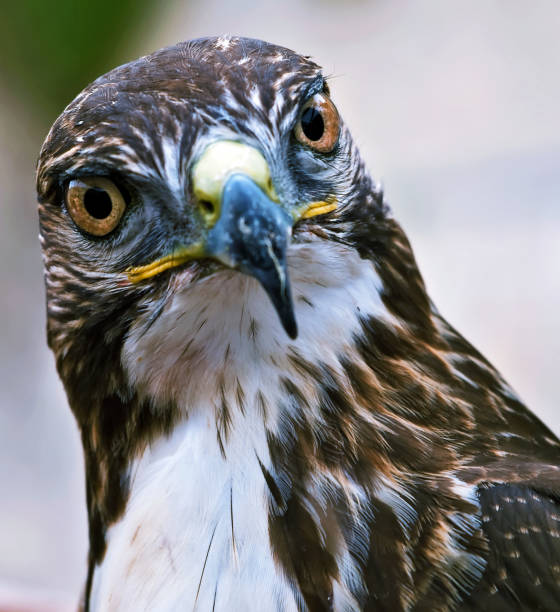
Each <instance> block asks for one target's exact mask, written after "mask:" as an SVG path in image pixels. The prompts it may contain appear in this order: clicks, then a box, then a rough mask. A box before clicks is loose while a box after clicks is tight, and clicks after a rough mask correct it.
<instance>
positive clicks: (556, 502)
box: [37, 38, 560, 611]
mask: <svg viewBox="0 0 560 612" xmlns="http://www.w3.org/2000/svg"><path fill="white" fill-rule="evenodd" d="M318 93H320V94H321V95H322V96H328V88H327V86H326V84H325V82H324V80H323V77H322V76H321V72H320V69H319V67H318V66H317V65H316V64H315V63H313V62H312V61H311V60H310V59H308V58H305V57H302V56H300V55H297V54H295V53H293V52H291V51H288V50H286V49H284V48H281V47H277V46H274V45H269V44H267V43H263V42H260V41H254V40H249V39H242V38H233V39H231V38H222V39H201V40H197V41H192V42H188V43H181V44H179V45H177V46H175V47H171V48H168V49H164V50H161V51H158V52H156V53H154V54H153V55H151V56H148V57H146V58H141V59H139V60H137V61H135V62H132V63H130V64H127V65H125V66H122V67H120V68H117V69H115V70H113V71H112V72H109V73H108V74H107V75H105V76H103V77H100V78H99V79H98V80H97V81H95V82H94V83H92V85H90V86H89V87H88V88H86V89H85V90H84V92H82V93H81V94H80V95H79V96H78V97H77V98H76V99H75V100H74V101H73V102H72V103H71V104H70V105H69V106H68V107H67V109H66V110H65V111H64V112H63V114H62V115H61V116H60V117H59V119H58V120H57V121H56V122H55V124H54V126H53V128H52V129H51V131H50V133H49V135H48V137H47V139H46V141H45V144H44V145H43V149H42V151H41V156H40V160H39V166H38V175H37V187H38V194H39V202H40V205H39V214H40V222H41V240H42V245H43V251H44V259H45V278H46V287H47V313H48V340H49V345H50V347H51V348H52V350H53V351H54V354H55V356H56V360H57V367H58V371H59V374H60V376H61V378H62V380H63V382H64V385H65V388H66V392H67V394H68V399H69V402H70V406H71V408H72V410H73V412H74V414H75V416H76V419H77V422H78V425H79V427H80V432H81V436H82V442H83V446H84V453H85V460H86V487H87V503H88V512H89V537H90V553H89V572H88V580H87V585H86V590H85V609H86V610H88V609H89V610H97V609H106V608H108V609H123V610H126V609H135V610H136V609H150V610H166V609H169V610H174V609H186V608H188V607H189V606H190V607H193V606H194V608H197V606H198V607H199V608H200V609H202V608H204V606H205V605H206V602H208V606H211V607H212V608H213V609H216V610H217V609H226V610H227V609H241V608H239V606H241V605H243V606H249V607H251V606H252V609H255V610H257V609H258V610H261V609H268V607H267V606H273V605H274V609H279V610H292V609H300V610H309V611H322V610H349V609H356V610H358V609H359V610H387V611H389V610H390V611H398V610H480V609H484V610H512V609H529V608H531V609H536V610H537V609H538V610H553V609H555V607H557V604H558V601H559V600H560V499H559V497H560V473H559V466H560V452H559V449H560V443H559V442H558V440H557V439H556V437H555V436H554V435H553V434H552V433H551V432H550V431H549V430H548V429H547V428H546V427H545V426H544V425H543V424H542V423H541V422H540V421H539V420H538V419H537V417H535V416H534V415H533V414H532V413H531V412H529V411H528V410H527V408H526V407H525V406H524V405H523V404H522V403H521V402H520V400H519V399H518V398H517V397H516V395H515V393H514V392H513V391H512V390H511V388H510V387H509V386H508V385H507V383H506V382H505V381H504V380H503V379H502V377H501V376H500V375H499V373H498V372H497V371H496V370H495V369H494V368H493V367H492V366H491V365H490V364H489V363H488V362H487V361H486V359H484V357H483V356H481V355H480V354H479V353H478V352H477V351H476V350H475V349H474V348H473V347H472V346H471V345H470V344H469V343H468V342H467V341H466V340H465V339H464V338H462V336H460V334H458V333H457V332H456V331H455V330H454V329H453V328H452V327H451V326H450V325H449V324H448V323H447V322H446V321H445V320H444V319H443V318H442V316H441V315H440V314H439V313H438V311H437V310H436V308H435V306H434V305H433V304H432V302H431V301H430V299H429V298H428V295H427V293H426V290H425V287H424V283H423V281H422V278H421V276H420V273H419V271H418V268H417V266H416V263H415V260H414V256H413V254H412V251H411V248H410V245H409V243H408V240H407V238H406V237H405V235H404V233H403V231H402V229H401V228H400V226H399V225H398V223H397V222H396V221H395V220H394V219H393V217H392V214H391V212H390V210H389V208H388V206H387V205H386V203H385V202H384V199H383V194H382V192H381V191H380V189H379V188H378V187H377V185H376V184H375V182H374V181H372V179H371V178H370V176H369V174H368V173H367V171H366V170H365V168H364V165H363V162H362V161H361V159H360V157H359V154H358V151H357V150H356V147H355V145H354V143H353V141H352V139H351V136H350V134H349V133H348V131H347V129H346V128H345V126H344V125H343V124H342V122H341V123H340V128H339V132H338V133H337V134H338V136H337V140H336V145H335V146H334V148H333V149H332V150H327V151H326V152H324V151H321V150H320V149H319V148H317V150H313V140H311V141H309V142H307V143H303V142H301V138H300V139H299V140H298V138H297V133H296V132H294V130H295V126H296V124H297V125H299V126H301V121H302V118H301V117H302V109H304V108H305V106H304V105H305V103H306V101H308V100H309V99H310V98H311V97H312V96H313V95H317V94H318ZM333 117H334V115H333ZM337 120H338V119H337ZM333 121H334V119H333ZM298 122H299V123H298ZM299 129H300V131H301V127H300V128H299ZM337 129H338V127H337ZM221 140H228V141H229V140H234V141H237V142H241V143H243V144H247V145H250V146H251V147H252V148H254V149H256V150H257V151H259V152H260V153H261V154H262V156H263V157H264V159H265V161H266V164H267V167H268V168H269V169H270V178H271V185H272V186H273V187H270V194H273V196H274V197H273V196H271V197H272V200H273V201H274V202H275V203H276V204H277V206H279V207H280V208H281V209H282V211H286V212H288V213H289V214H290V215H292V216H293V218H294V219H296V222H295V223H294V225H293V229H292V230H291V232H292V235H291V244H290V247H289V248H288V252H287V253H288V254H287V258H288V259H287V270H288V272H289V276H290V277H291V282H292V295H293V302H294V311H295V316H296V321H297V324H298V328H299V336H298V337H297V338H294V339H291V338H289V337H288V335H287V334H286V332H285V331H284V329H282V326H281V324H280V322H279V321H278V319H277V318H276V316H275V314H274V310H273V309H272V307H271V306H270V303H269V300H268V298H267V296H266V295H265V293H264V292H263V291H262V289H261V287H260V286H259V284H258V283H257V280H255V278H259V277H258V276H257V273H254V274H253V273H252V272H251V274H252V276H255V278H250V277H249V276H248V275H247V274H244V273H242V272H243V271H245V272H247V270H246V269H244V268H243V267H242V265H241V264H239V265H237V264H232V266H231V267H232V268H233V269H230V268H228V267H226V266H224V265H223V260H219V261H217V259H219V258H217V256H214V255H212V256H208V257H202V258H200V257H197V258H195V259H193V260H192V261H189V262H186V263H183V264H182V265H181V266H175V267H172V268H170V269H166V270H165V271H162V272H161V273H158V274H155V275H154V276H151V277H149V278H148V277H146V278H143V279H142V282H131V280H130V279H131V276H130V274H127V270H129V269H130V268H131V267H133V268H134V269H137V268H138V267H140V268H139V269H147V268H146V266H149V265H150V262H154V261H160V260H162V258H165V257H168V254H169V253H172V252H175V251H174V249H177V248H178V247H179V246H180V247H181V248H186V246H190V245H194V244H198V243H199V242H201V241H202V242H203V243H204V244H205V245H208V244H210V241H211V237H212V235H214V234H215V233H216V231H215V230H214V229H213V228H212V227H210V226H208V225H205V224H204V222H203V221H201V217H200V215H199V213H198V212H197V210H199V209H197V208H196V206H197V199H196V197H195V195H193V182H194V180H193V166H194V164H195V163H196V161H197V160H198V159H200V158H201V156H203V155H204V152H205V151H207V150H208V143H212V142H218V141H221ZM327 148H328V147H327ZM93 176H95V177H99V176H101V177H107V178H109V179H110V180H111V181H114V183H115V184H116V185H117V187H118V188H119V189H120V191H121V193H122V194H123V198H124V199H125V201H126V211H125V213H124V215H123V217H122V219H121V220H120V222H119V224H118V225H117V226H116V228H115V229H114V230H113V231H111V232H110V233H109V234H108V235H107V236H103V237H99V236H92V235H90V234H88V233H87V232H84V231H83V229H80V228H79V227H77V225H76V224H75V223H74V221H73V220H72V217H71V216H70V215H69V213H68V210H67V207H66V204H65V197H66V195H65V194H66V191H67V189H68V185H69V184H70V182H71V181H72V180H75V179H87V178H88V177H93ZM228 184H230V185H231V184H232V183H226V184H225V185H226V186H225V187H224V192H223V193H222V199H223V200H224V201H225V198H226V196H225V195H223V194H224V193H225V190H226V189H227V185H228ZM243 188H244V187H243ZM232 189H233V187H232ZM263 189H265V187H263ZM265 191H266V190H265ZM255 193H256V192H255ZM258 193H261V192H258ZM276 196H277V197H276ZM259 197H260V196H259ZM263 197H264V196H263ZM333 201H336V202H337V207H336V209H335V210H329V212H326V213H325V214H320V215H317V216H312V217H309V218H305V217H299V220H298V216H297V215H298V214H299V213H297V214H296V212H294V211H296V210H299V209H298V208H297V206H299V205H300V203H309V202H322V203H325V202H333ZM267 202H268V200H267ZM224 206H225V204H223V206H222V209H224V208H223V207H224ZM266 206H268V204H266ZM263 210H265V209H263ZM266 210H269V209H268V208H267V209H266ZM325 210H326V209H325ZM223 214H225V213H223ZM263 214H264V213H263ZM282 214H284V213H282ZM244 218H245V217H244ZM216 227H217V226H216ZM239 228H241V225H239ZM239 231H241V229H240V230H239ZM251 231H252V230H251ZM255 231H257V230H255ZM259 231H260V230H259ZM205 248H206V247H205ZM232 248H233V247H232ZM251 248H252V247H251ZM271 257H272V256H271ZM243 265H245V264H243ZM240 269H241V270H242V271H240ZM259 281H260V283H261V285H262V286H263V287H265V284H264V282H263V281H262V280H261V279H260V278H259ZM450 282H452V279H450ZM265 289H266V291H267V292H268V293H269V295H270V292H269V289H267V288H266V287H265ZM286 295H288V294H286ZM288 297H289V296H288ZM283 299H285V300H287V299H288V298H286V297H285V298H283ZM286 303H287V302H286ZM275 308H276V310H278V308H279V306H277V305H276V304H275ZM282 316H283V315H281V318H282ZM285 316H288V315H285ZM282 322H283V324H284V328H286V329H288V328H287V327H286V323H285V319H283V320H282ZM199 418H201V419H203V421H202V422H203V423H206V425H204V427H207V429H201V430H200V432H201V433H198V434H197V433H196V432H197V431H198V430H197V429H196V427H198V425H196V423H198V419H199ZM208 428H209V429H208ZM206 431H210V432H211V433H210V434H208V435H210V436H211V438H209V439H211V440H212V441H211V442H208V443H207V442H205V445H206V446H204V449H203V450H200V449H199V450H197V448H198V447H197V442H196V441H197V440H200V439H201V436H206V433H205V432H206ZM185 440H187V442H185ZM204 440H206V438H204ZM161 449H166V450H165V451H164V453H163V456H164V457H166V458H167V459H166V460H167V461H168V463H165V465H169V466H171V467H169V468H166V470H167V471H165V470H164V469H163V468H162V467H161V466H162V465H164V463H161V460H160V455H159V454H158V453H161V452H162V450H161ZM181 449H186V450H184V451H183V450H181ZM183 452H184V454H181V453H183ZM245 453H246V454H245ZM183 469H184V472H182V471H181V472H180V474H181V477H179V476H178V475H177V474H179V471H180V470H183ZM174 470H175V471H174ZM205 470H208V474H206V471H205ZM199 473H200V474H202V475H203V476H202V477H201V478H202V482H203V484H204V486H203V487H202V488H201V486H200V485H199V484H196V483H198V482H199V481H198V480H197V477H195V476H194V475H195V474H199ZM222 473H223V474H224V476H223V483H222V481H221V480H220V478H222V476H221V474H222ZM191 474H192V479H193V482H194V483H195V484H193V485H192V486H193V487H194V490H195V491H196V495H195V497H196V500H197V503H198V504H200V505H201V506H200V507H204V508H206V510H205V511H204V513H203V514H201V515H199V514H196V512H195V510H196V508H198V506H196V508H195V510H193V509H192V506H191V505H190V504H191V499H192V496H191V495H190V494H185V496H186V497H188V499H187V500H184V499H183V493H182V491H183V490H184V489H185V487H187V488H188V487H189V486H190V484H189V483H190V479H191ZM214 481H215V482H214ZM164 483H165V486H164ZM220 483H222V484H220ZM247 483H251V484H250V486H249V484H247ZM160 485H161V486H160ZM206 489H207V490H206ZM188 490H189V491H190V489H188ZM144 491H147V493H146V494H145V495H144ZM153 491H161V496H160V495H157V494H156V495H154V494H153V493H151V492H153ZM255 491H256V492H257V494H254V492H255ZM261 493H262V496H263V497H262V501H263V504H262V506H260V505H259V504H260V501H259V500H260V497H259V496H260V495H261ZM214 495H215V496H214ZM253 498H255V501H254V505H251V504H253ZM161 499H165V500H166V505H165V506H163V507H162V508H160V507H159V506H158V505H157V504H158V503H159V502H160V501H161ZM152 504H153V507H154V508H156V507H157V508H160V509H159V510H157V511H155V512H154V513H153V514H152V513H151V512H152V510H151V509H150V508H151V506H152ZM259 508H260V511H259ZM181 509H182V510H181ZM243 509H244V510H243ZM191 511H192V512H195V514H194V515H193V516H195V515H196V517H197V518H196V520H194V519H192V516H191V514H189V513H190V512H191ZM248 514H250V515H251V516H247V515H248ZM261 515H262V520H263V524H264V525H266V530H265V531H266V534H265V537H264V538H263V537H261V538H260V540H259V539H257V540H256V541H253V540H252V539H251V537H252V536H251V529H250V526H249V527H248V528H247V527H245V526H244V525H245V522H247V521H254V524H255V531H257V530H258V525H260V524H261V523H260V522H259V520H260V517H261ZM137 517H140V518H137ZM142 517H143V518H142ZM147 517H151V518H150V519H148V518H147ZM171 525H173V528H172V526H171ZM175 526H176V528H175ZM182 530H183V531H182ZM183 532H184V533H185V534H187V535H188V536H189V537H190V539H189V537H187V535H185V540H184V541H183V538H182V535H180V534H182V533H183ZM145 533H148V534H149V535H147V536H145V538H146V539H145V540H143V539H142V538H143V534H145ZM173 533H175V534H178V535H175V536H172V535H171V534H173ZM127 534H132V536H131V537H129V535H127ZM193 534H194V535H193ZM127 538H128V539H127ZM125 541H126V542H125ZM140 541H142V542H143V544H142V545H141V544H139V542H140ZM112 542H115V543H114V544H113V543H112ZM123 542H125V544H123ZM199 545H200V547H201V550H202V551H203V552H202V553H201V554H199V553H198V552H193V551H197V550H198V546H199ZM261 545H262V551H261V548H259V547H260V546H261ZM219 546H223V547H224V548H223V549H220V548H218V547H219ZM112 550H113V551H117V552H113V553H112V552H111V551H112ZM128 550H130V551H131V552H130V558H129V557H128V555H129V553H128V552H127V551H128ZM218 550H222V551H225V552H223V553H221V554H218V552H217V551H218ZM158 551H167V552H165V556H159V555H160V553H159V552H158ZM204 551H205V552H204ZM214 552H215V554H213V553H214ZM191 553H192V555H193V557H189V554H191ZM161 555H163V553H161ZM259 555H260V556H259ZM125 558H126V559H127V560H126V563H125V561H124V559H125ZM193 559H194V561H193ZM193 564H194V565H196V566H197V573H196V576H195V577H194V578H191V577H190V573H189V572H190V571H191V568H192V566H193ZM121 565H122V566H123V567H124V565H126V568H125V569H122V568H121ZM146 566H147V567H150V568H151V570H150V571H151V572H152V573H150V575H149V576H148V575H146V574H142V571H143V570H141V568H144V567H146ZM264 567H266V568H268V569H267V570H266V572H265V570H263V569H262V568H264ZM260 571H263V572H264V573H263V575H265V578H262V577H261V579H257V578H254V577H255V576H258V575H259V572H260ZM166 572H167V573H166ZM163 576H169V578H164V577H163ZM253 579H255V580H256V582H255V584H257V583H262V584H263V586H262V588H263V593H264V595H263V596H262V597H265V599H262V598H261V600H252V601H250V600H247V599H246V598H245V595H244V593H245V587H246V588H247V590H251V589H253V588H255V587H254V586H252V583H251V580H253ZM266 580H270V587H268V586H267V585H268V583H267V582H266ZM131 594H132V595H131ZM130 597H133V598H134V599H133V600H131V599H130ZM266 597H270V598H271V599H270V602H272V603H270V602H269V603H267V602H268V600H267V599H266ZM120 598H122V599H120ZM127 598H128V599H127ZM132 602H133V603H132ZM239 602H242V603H239ZM236 605H237V606H238V607H237V608H236ZM127 606H128V607H127ZM130 606H132V607H130ZM263 606H264V608H263ZM245 609H248V608H247V607H246V608H245Z"/></svg>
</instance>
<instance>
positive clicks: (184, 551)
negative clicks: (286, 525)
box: [91, 411, 296, 611]
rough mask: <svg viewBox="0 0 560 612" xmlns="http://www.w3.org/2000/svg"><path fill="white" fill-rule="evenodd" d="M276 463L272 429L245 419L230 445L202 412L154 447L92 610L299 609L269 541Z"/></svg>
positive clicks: (110, 546)
mask: <svg viewBox="0 0 560 612" xmlns="http://www.w3.org/2000/svg"><path fill="white" fill-rule="evenodd" d="M268 460H269V459H268V455H267V450H266V439H265V437H264V431H262V432H259V431H258V430H256V429H255V428H252V427H251V424H250V423H247V427H246V428H236V429H235V430H233V431H232V432H231V433H230V435H229V436H228V440H227V443H226V446H225V448H222V446H221V444H220V442H218V440H217V436H216V429H215V426H214V425H213V423H211V420H210V418H209V417H208V416H207V415H205V414H204V411H198V412H197V413H196V414H194V415H193V416H192V417H191V418H190V419H189V420H188V421H187V422H186V423H184V424H183V425H181V426H179V427H178V428H177V429H176V430H175V431H174V432H173V434H172V435H171V436H170V438H168V439H166V440H165V441H161V442H160V443H158V444H157V445H156V446H154V447H152V448H151V449H150V450H148V451H147V452H146V453H145V454H144V456H143V457H142V459H141V460H140V461H139V462H138V463H137V464H136V465H135V466H134V468H133V473H132V478H133V484H132V488H131V495H130V499H129V503H128V505H127V510H126V513H125V515H124V517H123V519H122V520H121V521H120V522H119V523H118V524H116V525H114V526H113V527H111V529H110V530H109V532H108V534H107V553H106V556H105V559H104V561H103V563H102V564H101V566H99V567H98V568H97V569H96V571H95V575H94V582H93V589H92V598H91V610H155V611H157V610H162V611H172V610H187V609H190V610H249V609H257V608H256V607H255V605H256V604H255V602H258V606H257V607H258V609H260V610H277V609H280V610H286V611H289V610H296V605H295V601H294V597H293V593H292V590H291V589H290V586H289V585H288V583H287V581H286V580H285V578H284V576H283V574H282V571H281V569H280V568H279V567H278V566H277V565H276V564H275V562H274V559H273V556H272V552H271V547H270V542H269V537H268V497H267V490H266V483H265V480H264V477H263V473H262V468H261V464H260V463H259V461H260V462H263V463H264V464H266V463H267V462H268Z"/></svg>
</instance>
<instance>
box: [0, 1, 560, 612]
mask: <svg viewBox="0 0 560 612" xmlns="http://www.w3.org/2000/svg"><path fill="white" fill-rule="evenodd" d="M79 4H80V3H73V2H71V1H70V0H60V1H59V2H51V3H47V2H44V0H42V2H39V1H37V2H33V0H26V2H23V3H21V2H20V3H19V4H17V3H16V4H15V5H14V8H12V9H2V12H3V13H4V16H3V17H2V23H3V25H2V26H0V40H1V42H0V56H1V60H0V185H1V189H0V278H1V281H2V291H1V294H0V314H1V316H0V591H1V588H2V585H3V584H6V583H10V584H18V583H21V584H28V585H31V586H33V587H47V588H50V589H54V590H58V591H60V593H61V594H62V598H64V597H67V599H68V600H69V601H72V600H73V599H75V598H76V597H77V594H78V592H79V590H80V589H81V585H82V580H83V578H84V575H85V557H86V516H85V501H84V486H83V474H82V471H83V466H82V458H81V448H80V443H79V439H78V434H77V430H76V427H75V424H74V421H73V418H72V416H71V414H70V411H69V409H68V407H67V405H66V401H65V397H64V393H63V391H62V389H61V385H60V383H59V382H58V379H57V376H56V372H55V369H54V363H53V359H52V357H51V355H50V353H49V352H48V350H47V348H46V346H45V332H44V328H45V318H44V312H43V310H44V293H43V285H42V276H41V261H40V252H39V247H38V242H37V221H36V212H35V195H34V176H33V174H34V164H35V160H36V156H37V152H38V150H39V148H40V145H41V142H42V140H43V138H44V136H45V134H46V132H47V130H48V128H49V126H50V123H52V121H53V120H54V119H55V117H56V115H57V114H58V113H59V112H60V111H61V110H62V108H63V106H64V105H65V104H66V103H68V102H69V101H70V99H71V97H73V95H75V94H76V93H77V92H78V91H79V90H80V89H81V88H82V87H83V86H85V85H86V84H87V83H88V82H89V81H90V80H92V79H93V78H94V77H95V76H97V74H98V73H101V72H105V71H106V70H108V69H110V68H112V67H113V66H115V65H117V64H119V63H122V62H125V61H127V60H130V59H133V58H135V57H136V56H138V55H143V54H145V53H149V52H151V51H152V50H155V49H157V48H158V47H161V46H165V45H169V44H173V43H175V42H177V41H179V40H185V39H188V38H194V37H197V36H203V35H212V34H223V33H232V34H240V35H245V36H252V37H256V38H263V39H265V40H270V41H272V42H276V43H278V44H282V45H284V46H287V47H290V48H293V49H295V50H297V51H299V52H301V53H303V54H308V55H312V56H314V57H315V58H316V60H317V61H318V62H319V63H321V64H322V65H323V66H324V68H325V71H326V73H327V74H329V75H332V81H331V87H332V90H333V97H334V100H335V102H336V103H337V105H338V107H339V110H340V111H341V113H342V115H343V116H344V117H345V120H346V122H347V123H348V124H349V125H350V127H351V129H352V131H353V134H354V136H355V138H356V139H357V141H358V143H359V144H360V145H361V150H362V153H363V155H364V157H365V159H366V160H367V162H368V165H369V167H370V170H371V171H372V173H373V174H374V176H375V177H376V178H377V179H378V180H381V181H382V182H383V184H384V186H385V190H386V194H387V196H388V200H389V202H390V203H391V205H392V207H393V209H394V212H395V215H396V216H397V218H398V219H400V221H401V222H402V224H403V225H404V227H405V229H406V230H407V232H408V235H409V237H410V239H411V241H412V244H413V246H414V247H415V251H416V255H417V258H418V261H419V264H420V267H421V270H422V272H423V274H424V277H425V279H426V282H427V285H428V288H429V290H430V294H431V296H432V298H433V299H434V301H435V303H436V304H437V305H438V307H439V308H440V310H441V311H442V313H443V314H444V315H445V316H446V317H447V318H448V319H449V320H450V321H451V323H452V324H454V325H455V326H456V327H457V328H458V329H459V330H460V331H461V332H462V333H463V334H464V335H466V336H467V338H469V339H470V340H471V341H472V342H473V343H474V344H475V345H476V346H477V347H478V348H479V349H480V350H482V352H483V353H485V354H486V355H487V356H488V357H489V358H490V359H491V360H492V361H493V362H494V363H495V365H496V366H497V367H498V368H499V369H500V370H501V371H502V372H503V374H504V375H505V376H506V378H507V379H508V380H509V381H510V382H511V383H512V384H513V386H514V388H516V389H517V391H518V392H519V393H520V394H521V396H522V397H523V398H524V399H525V400H526V401H527V402H528V404H529V405H530V406H531V407H532V408H533V410H534V411H535V412H537V413H538V414H539V415H540V416H541V417H542V419H544V420H545V422H547V423H548V424H549V426H550V427H551V428H552V429H553V430H555V431H556V432H557V433H559V432H560V416H559V415H558V407H559V403H558V391H557V389H558V386H557V378H558V376H559V375H560V357H559V354H560V318H559V314H558V313H559V312H560V274H559V263H560V114H559V97H560V37H559V35H558V32H559V31H560V4H559V3H558V2H556V1H555V0H551V1H549V2H547V1H544V0H540V1H539V2H533V3H531V2H528V1H525V2H521V1H518V0H494V1H490V0H479V1H475V2H469V3H465V2H450V1H449V0H425V1H422V0H414V1H413V0H410V1H407V0H383V1H377V0H347V1H337V0H322V1H321V0H287V1H284V2H279V1H275V2H272V1H270V0H261V1H260V2H259V3H256V2H252V1H249V0H229V1H228V0H193V1H190V2H185V1H183V2H178V1H175V2H167V3H159V4H158V5H157V6H156V4H155V2H154V1H153V0H142V1H138V0H136V1H133V0H127V1H123V2H120V3H117V2H114V1H112V2H110V1H109V0H98V1H97V2H91V3H85V2H84V3H83V5H84V6H83V7H80V6H79ZM86 5H87V6H86ZM5 13H8V14H7V15H6V14H5Z"/></svg>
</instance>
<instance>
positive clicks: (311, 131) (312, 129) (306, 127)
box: [301, 106, 325, 140]
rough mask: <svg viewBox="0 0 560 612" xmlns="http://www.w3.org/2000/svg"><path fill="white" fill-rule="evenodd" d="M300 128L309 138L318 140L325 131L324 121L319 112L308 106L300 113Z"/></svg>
mask: <svg viewBox="0 0 560 612" xmlns="http://www.w3.org/2000/svg"><path fill="white" fill-rule="evenodd" d="M301 129H302V130H303V133H304V134H305V136H307V138H309V140H320V139H321V137H322V136H323V133H324V132H325V122H324V121H323V117H322V115H321V113H320V112H319V111H318V110H317V109H316V108H314V107H313V106H310V107H309V108H306V109H305V110H304V111H303V113H302V115H301Z"/></svg>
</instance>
